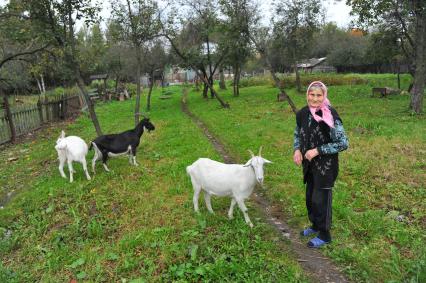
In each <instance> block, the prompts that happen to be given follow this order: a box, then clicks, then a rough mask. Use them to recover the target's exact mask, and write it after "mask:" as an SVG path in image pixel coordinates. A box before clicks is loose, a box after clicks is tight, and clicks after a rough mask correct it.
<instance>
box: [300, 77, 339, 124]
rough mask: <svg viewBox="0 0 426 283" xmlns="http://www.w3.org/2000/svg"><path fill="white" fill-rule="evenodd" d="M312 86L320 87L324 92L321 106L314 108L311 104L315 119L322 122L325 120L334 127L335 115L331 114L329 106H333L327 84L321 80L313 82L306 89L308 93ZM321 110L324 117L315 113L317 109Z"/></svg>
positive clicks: (310, 108)
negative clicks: (329, 98)
mask: <svg viewBox="0 0 426 283" xmlns="http://www.w3.org/2000/svg"><path fill="white" fill-rule="evenodd" d="M312 87H319V88H320V89H321V90H322V93H323V94H324V101H323V102H322V103H321V105H320V107H318V108H314V107H310V106H309V104H308V106H309V110H310V111H311V114H312V117H314V119H315V121H317V122H320V121H324V122H325V123H326V124H327V125H328V126H329V127H330V128H334V119H333V115H332V114H331V111H330V108H329V106H331V104H330V101H329V100H328V98H327V87H326V86H325V84H323V83H322V82H320V81H315V82H312V83H311V84H310V85H309V86H308V90H307V91H306V95H308V94H309V91H310V90H311V88H312ZM318 110H321V111H322V117H320V116H318V115H317V114H315V112H316V111H318Z"/></svg>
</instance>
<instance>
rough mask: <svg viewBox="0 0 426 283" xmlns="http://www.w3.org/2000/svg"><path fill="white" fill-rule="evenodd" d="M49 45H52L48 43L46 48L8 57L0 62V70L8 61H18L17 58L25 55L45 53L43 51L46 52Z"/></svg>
mask: <svg viewBox="0 0 426 283" xmlns="http://www.w3.org/2000/svg"><path fill="white" fill-rule="evenodd" d="M49 45H50V43H48V44H46V45H44V46H42V47H40V48H37V49H34V50H31V51H24V52H19V53H16V54H13V55H10V56H9V57H6V58H4V59H3V60H2V61H0V68H1V67H2V66H3V65H4V64H5V63H6V62H8V61H11V60H17V59H16V58H17V57H20V56H24V55H32V54H34V53H37V52H40V51H43V50H44V49H46V48H47V47H48V46H49Z"/></svg>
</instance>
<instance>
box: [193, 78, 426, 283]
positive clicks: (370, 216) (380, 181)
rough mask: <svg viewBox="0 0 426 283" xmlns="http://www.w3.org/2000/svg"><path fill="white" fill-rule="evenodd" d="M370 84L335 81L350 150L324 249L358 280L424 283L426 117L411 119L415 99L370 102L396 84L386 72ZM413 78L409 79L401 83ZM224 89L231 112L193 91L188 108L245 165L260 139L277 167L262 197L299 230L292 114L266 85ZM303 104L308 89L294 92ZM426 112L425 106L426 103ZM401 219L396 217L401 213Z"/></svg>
mask: <svg viewBox="0 0 426 283" xmlns="http://www.w3.org/2000/svg"><path fill="white" fill-rule="evenodd" d="M363 77H364V78H366V79H368V80H369V81H371V82H372V83H371V84H367V85H353V86H332V87H330V88H329V98H330V101H331V103H332V104H333V106H334V107H335V108H336V109H337V111H338V112H339V114H340V117H341V118H342V119H343V122H344V127H345V130H346V132H347V135H348V137H349V143H350V148H349V150H348V151H346V152H343V153H341V154H340V175H339V177H338V180H337V183H336V186H335V188H334V197H333V198H334V202H333V229H332V234H333V236H334V242H333V244H331V245H330V246H329V247H327V248H326V249H324V250H323V252H324V254H326V255H328V256H330V257H331V258H332V259H333V260H334V261H335V262H336V263H337V264H338V265H340V267H341V268H342V269H343V270H344V271H345V272H346V274H348V275H349V277H350V278H352V279H353V280H354V281H356V282H402V281H410V282H421V281H423V282H424V281H426V248H425V242H426V236H425V235H426V234H425V229H426V206H425V203H426V190H425V188H426V173H425V168H426V159H425V156H426V155H425V153H426V143H425V141H426V131H425V129H426V117H425V116H424V115H418V116H416V115H411V114H410V112H409V111H408V110H407V109H408V104H409V96H407V95H400V96H391V97H389V98H386V99H380V98H371V97H370V96H371V87H372V86H373V85H374V86H377V85H376V83H377V82H380V83H381V85H386V86H391V87H392V86H394V85H396V80H394V79H393V78H392V76H386V75H379V76H374V75H368V76H367V75H365V76H363ZM407 84H408V81H407V80H404V85H403V87H407ZM231 91H232V88H230V89H229V90H228V91H222V92H221V94H222V97H223V98H224V99H225V100H226V101H227V102H229V103H230V105H231V109H229V110H226V109H222V108H220V107H219V104H218V102H217V101H216V100H211V99H209V100H204V99H203V98H202V97H201V94H199V93H195V92H194V91H192V92H191V93H190V95H189V99H188V101H189V108H190V109H191V111H193V112H194V113H195V114H196V115H198V116H199V117H201V119H202V120H203V121H204V122H205V123H206V124H207V125H208V127H209V128H210V129H211V130H212V132H213V133H214V134H216V135H217V136H219V137H220V139H221V140H222V141H223V142H224V143H225V144H227V145H228V146H229V147H230V149H231V151H232V152H233V153H234V154H235V156H237V158H239V160H240V161H241V162H243V161H245V160H247V159H248V157H249V154H248V153H247V149H251V150H253V151H255V150H257V149H258V148H259V146H261V145H263V147H264V150H263V152H264V153H263V155H264V156H265V158H267V159H269V160H272V161H273V162H274V164H272V165H271V166H269V167H268V168H267V169H266V174H265V180H266V187H267V189H266V194H267V195H268V196H269V198H270V199H272V200H273V201H274V202H275V203H276V204H277V205H279V206H280V207H281V209H282V210H283V212H286V213H287V214H289V215H291V218H290V222H291V223H292V225H293V226H294V227H298V228H302V227H303V226H304V225H307V224H308V222H307V217H306V209H305V204H304V187H303V184H302V179H301V170H300V169H299V168H297V167H296V166H295V165H293V162H292V153H293V149H292V144H293V130H294V126H295V116H294V114H293V113H292V112H291V110H290V108H289V106H288V105H287V103H286V102H282V103H278V102H276V93H277V90H276V89H274V88H271V87H268V86H257V87H248V88H243V89H241V94H240V97H237V98H235V97H233V96H232V94H231ZM289 94H290V96H291V97H292V99H293V100H294V102H295V103H296V105H297V106H298V107H299V108H301V107H303V106H304V105H305V104H306V100H305V95H304V94H297V93H296V92H295V91H294V90H290V91H289ZM424 111H425V109H424ZM398 215H403V216H404V220H403V221H402V222H398V221H396V220H395V216H398Z"/></svg>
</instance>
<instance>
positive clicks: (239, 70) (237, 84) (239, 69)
mask: <svg viewBox="0 0 426 283" xmlns="http://www.w3.org/2000/svg"><path fill="white" fill-rule="evenodd" d="M240 79H241V66H238V72H237V80H236V82H235V87H236V90H237V96H240Z"/></svg>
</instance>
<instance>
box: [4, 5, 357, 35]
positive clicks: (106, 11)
mask: <svg viewBox="0 0 426 283" xmlns="http://www.w3.org/2000/svg"><path fill="white" fill-rule="evenodd" d="M115 1H120V0H115ZM258 1H259V2H261V3H262V4H261V7H262V10H263V12H264V13H263V14H264V15H266V16H265V23H267V15H270V14H271V8H272V6H271V3H272V2H273V0H258ZM322 1H323V4H324V7H325V9H326V11H327V16H326V21H327V22H335V23H336V24H337V26H339V27H342V28H345V27H348V26H349V24H350V21H351V19H352V18H351V17H350V16H349V12H350V11H351V8H350V7H348V6H346V4H345V2H346V0H322ZM7 2H9V1H7V0H0V5H4V4H5V3H7ZM94 2H95V1H94ZM101 3H102V8H103V9H102V12H101V15H102V17H103V18H104V19H108V18H109V17H110V6H111V5H110V4H109V3H110V1H109V0H103V1H102V2H101ZM103 26H105V25H104V24H103Z"/></svg>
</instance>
